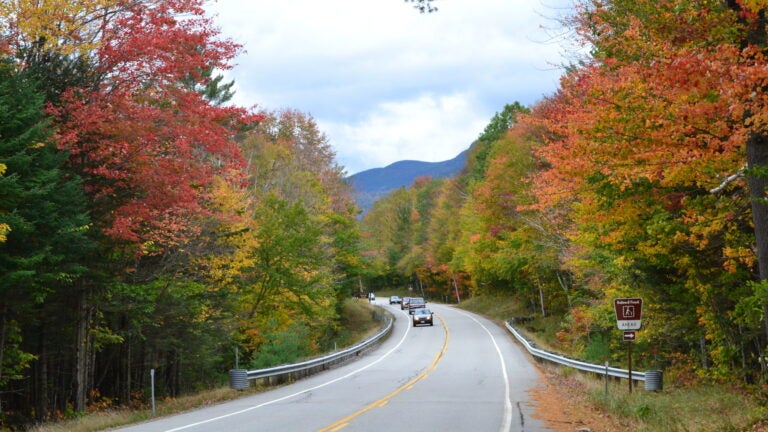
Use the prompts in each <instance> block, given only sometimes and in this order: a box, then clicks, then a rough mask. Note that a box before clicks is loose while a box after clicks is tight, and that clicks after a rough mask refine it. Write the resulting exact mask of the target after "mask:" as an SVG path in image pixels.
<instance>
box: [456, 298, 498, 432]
mask: <svg viewBox="0 0 768 432" xmlns="http://www.w3.org/2000/svg"><path fill="white" fill-rule="evenodd" d="M454 310H455V311H456V312H458V313H460V314H462V315H464V316H467V317H469V318H470V319H471V320H472V321H474V322H476V323H477V324H478V325H479V326H480V327H482V328H483V330H485V332H486V333H488V336H490V338H491V342H493V346H494V347H495V348H496V353H497V354H498V356H499V362H501V373H502V374H503V375H504V421H502V423H501V428H500V429H499V431H500V432H507V431H509V430H510V429H511V428H512V400H511V399H510V388H509V375H508V374H507V364H506V362H504V356H503V355H502V354H501V348H499V345H498V344H497V343H496V338H495V337H493V334H492V333H491V331H490V330H488V328H487V327H486V326H484V325H483V323H481V322H480V321H478V320H477V318H475V317H474V316H472V315H470V314H468V313H465V312H462V311H460V310H458V309H454Z"/></svg>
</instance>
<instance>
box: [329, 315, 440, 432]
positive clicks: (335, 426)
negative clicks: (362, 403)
mask: <svg viewBox="0 0 768 432" xmlns="http://www.w3.org/2000/svg"><path fill="white" fill-rule="evenodd" d="M437 319H439V320H440V322H441V323H442V324H443V331H444V333H445V340H444V341H443V347H442V348H441V349H440V352H438V353H437V355H436V356H435V358H434V359H433V360H432V363H430V365H429V366H428V367H427V368H426V369H425V370H424V371H423V372H422V373H420V374H418V375H416V377H414V378H413V379H411V380H410V381H408V382H407V383H405V384H403V385H402V386H400V387H398V388H397V389H396V390H395V391H393V392H392V393H390V394H388V395H386V396H384V397H383V398H381V399H379V400H377V401H376V402H373V403H372V404H370V405H368V406H367V407H365V408H363V409H361V410H359V411H356V412H354V413H352V414H350V415H348V416H346V417H344V418H343V419H341V420H339V421H336V422H334V423H331V424H330V425H328V426H326V427H324V428H322V429H318V431H317V432H336V431H339V430H341V429H343V428H345V427H347V426H348V425H349V422H350V421H352V420H353V419H355V418H357V417H359V416H361V415H363V414H364V413H366V412H368V411H370V410H372V409H374V408H376V407H383V406H384V405H387V404H388V403H389V401H390V400H391V399H392V398H393V397H395V396H397V395H398V394H400V393H401V392H402V391H403V390H408V389H411V388H413V385H414V384H416V383H417V382H418V381H421V380H422V379H424V378H425V377H426V376H427V375H429V373H430V372H432V371H433V370H435V369H436V368H437V364H438V363H439V362H440V360H441V359H442V357H443V355H444V354H445V351H446V350H447V349H448V339H449V338H450V332H449V331H448V326H447V325H446V324H445V321H444V320H443V318H442V317H440V316H439V315H438V317H437Z"/></svg>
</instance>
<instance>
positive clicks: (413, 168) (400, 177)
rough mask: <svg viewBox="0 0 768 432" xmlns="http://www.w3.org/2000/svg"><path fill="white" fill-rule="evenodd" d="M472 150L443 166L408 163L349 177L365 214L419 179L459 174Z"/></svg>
mask: <svg viewBox="0 0 768 432" xmlns="http://www.w3.org/2000/svg"><path fill="white" fill-rule="evenodd" d="M468 153H469V150H464V151H463V152H461V153H459V155H458V156H456V157H455V158H453V159H451V160H447V161H443V162H420V161H413V160H404V161H399V162H395V163H393V164H391V165H387V166H386V167H384V168H373V169H369V170H365V171H361V172H359V173H357V174H354V175H351V176H349V177H347V181H349V182H350V184H351V185H352V188H353V193H354V198H355V201H356V202H357V205H359V206H360V207H361V208H362V209H363V212H366V211H368V210H369V209H370V208H371V206H373V203H374V202H376V200H378V199H379V198H381V197H383V196H385V195H387V194H388V193H389V192H391V191H393V190H395V189H398V188H401V187H409V186H410V185H411V184H413V181H414V180H416V179H417V178H418V177H424V176H429V177H432V178H447V177H453V176H454V175H456V174H458V173H459V172H460V171H461V170H462V168H464V164H465V163H466V161H467V154H468Z"/></svg>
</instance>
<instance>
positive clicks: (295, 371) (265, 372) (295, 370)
mask: <svg viewBox="0 0 768 432" xmlns="http://www.w3.org/2000/svg"><path fill="white" fill-rule="evenodd" d="M388 318H389V321H388V322H387V324H386V325H385V326H384V328H383V329H382V330H381V331H379V332H378V333H376V334H375V335H374V336H372V337H371V338H369V339H366V340H364V341H363V342H361V343H359V344H357V345H355V346H352V347H349V348H346V349H344V350H341V351H337V352H335V353H331V354H328V355H325V356H322V357H317V358H314V359H312V360H307V361H303V362H300V363H293V364H287V365H282V366H275V367H271V368H266V369H257V370H251V371H247V376H248V380H256V379H260V378H271V377H279V376H286V375H287V376H291V375H293V376H307V375H310V374H312V373H313V372H315V371H319V370H325V369H327V368H328V366H330V365H332V364H335V363H340V362H342V361H344V360H346V359H348V358H350V357H354V356H357V355H360V353H361V352H362V351H364V350H365V349H367V348H370V347H371V346H373V345H374V344H376V343H377V342H378V341H379V340H381V339H382V338H383V337H384V336H386V335H387V334H389V332H390V331H391V330H392V325H393V321H394V320H393V318H392V317H391V316H390V317H388Z"/></svg>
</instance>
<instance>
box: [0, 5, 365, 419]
mask: <svg viewBox="0 0 768 432" xmlns="http://www.w3.org/2000/svg"><path fill="white" fill-rule="evenodd" d="M201 4H202V1H201V0H167V1H162V2H156V1H133V0H131V1H124V0H88V1H45V2H37V1H34V2H28V1H19V2H3V3H2V4H1V5H0V13H1V14H2V15H0V16H2V19H0V29H1V33H0V34H2V37H1V38H0V55H2V60H1V61H0V163H2V167H3V173H2V174H3V175H2V177H0V227H2V239H1V240H2V243H0V290H1V291H2V295H1V296H0V365H1V366H2V367H1V368H0V403H1V410H0V412H2V418H1V419H0V420H1V421H0V423H2V424H5V425H18V424H23V423H28V422H33V421H43V420H49V419H56V418H61V417H65V416H69V415H73V414H76V413H79V412H83V411H86V410H88V409H94V408H98V407H109V406H116V405H131V404H136V403H139V404H140V403H144V402H145V401H146V400H147V394H146V392H147V388H148V386H147V382H148V379H149V378H148V377H149V373H150V369H155V370H156V381H157V392H158V396H159V397H173V396H176V395H179V394H181V393H184V392H190V391H193V390H195V389H199V388H206V387H210V386H213V385H221V384H222V383H224V382H226V376H227V375H226V373H227V370H229V369H230V368H232V367H234V365H235V355H236V351H239V359H240V365H241V366H245V367H258V366H259V365H261V364H265V363H270V362H274V361H286V360H291V359H295V358H300V357H302V356H306V355H310V354H313V353H317V352H321V351H323V350H325V349H327V348H328V346H329V344H330V346H331V347H332V346H333V343H334V342H335V341H336V338H337V337H340V336H343V335H341V334H340V328H339V313H338V310H339V307H340V302H339V300H340V299H345V298H347V297H349V296H350V293H351V290H352V289H353V288H356V287H357V286H358V281H357V279H355V278H354V275H356V274H357V273H358V271H357V270H356V268H357V267H358V266H359V259H358V256H359V254H358V252H357V250H356V248H357V247H358V244H357V239H358V238H359V235H358V234H357V233H358V230H357V225H356V224H357V222H356V215H357V210H356V207H355V205H354V203H353V202H352V200H351V198H350V193H349V186H348V185H347V184H346V181H345V180H344V171H343V168H341V167H340V166H338V165H337V164H336V162H335V161H334V157H335V155H334V153H333V151H332V150H331V148H330V145H329V143H328V139H327V137H326V136H325V135H324V134H323V133H322V132H320V131H319V130H318V128H317V125H316V124H315V121H314V120H313V119H312V117H310V116H309V115H306V114H303V113H301V112H297V111H293V110H289V109H286V110H281V111H267V110H261V111H255V110H247V109H243V108H238V107H233V106H231V104H227V103H226V102H227V101H228V100H229V99H230V98H231V96H232V93H231V88H232V83H225V82H223V81H222V79H221V77H220V76H219V75H217V74H216V73H215V71H216V70H222V69H225V68H227V67H229V61H230V60H232V58H233V57H234V56H235V55H236V54H237V53H238V52H239V50H240V47H239V46H238V45H237V44H235V43H233V42H232V41H229V40H224V39H221V38H219V36H218V33H217V31H215V28H214V27H213V25H212V23H211V21H210V19H209V18H206V16H205V14H204V11H203V9H202V8H201ZM276 340H278V341H281V343H280V344H274V343H272V342H273V341H276Z"/></svg>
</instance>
